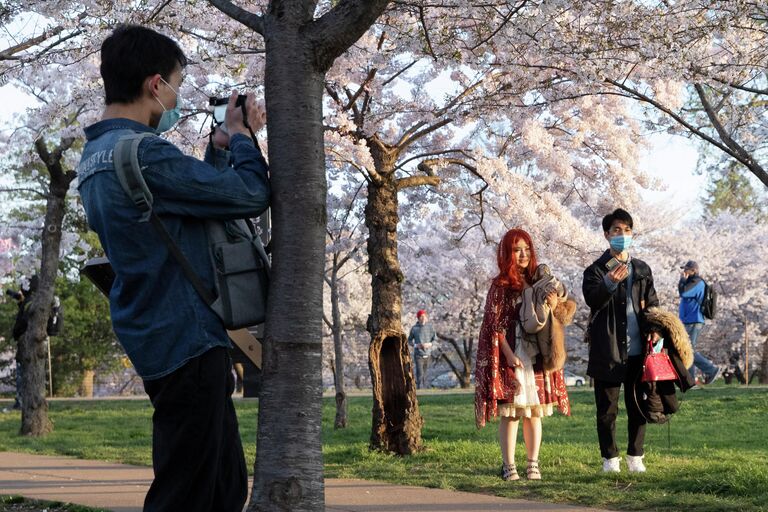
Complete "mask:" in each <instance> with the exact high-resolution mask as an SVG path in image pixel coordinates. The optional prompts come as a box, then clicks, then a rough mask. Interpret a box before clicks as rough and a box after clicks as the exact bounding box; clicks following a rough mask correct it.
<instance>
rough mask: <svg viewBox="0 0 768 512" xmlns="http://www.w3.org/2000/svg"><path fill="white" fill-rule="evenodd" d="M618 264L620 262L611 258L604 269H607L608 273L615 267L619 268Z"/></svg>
mask: <svg viewBox="0 0 768 512" xmlns="http://www.w3.org/2000/svg"><path fill="white" fill-rule="evenodd" d="M619 263H621V262H620V261H619V260H617V259H616V258H611V259H609V260H608V262H607V263H606V264H605V268H607V269H608V272H610V271H611V270H613V269H615V268H616V267H618V266H619Z"/></svg>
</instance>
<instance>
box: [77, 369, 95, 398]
mask: <svg viewBox="0 0 768 512" xmlns="http://www.w3.org/2000/svg"><path fill="white" fill-rule="evenodd" d="M95 376H96V372H95V371H93V370H83V380H82V382H81V383H80V393H81V396H82V397H83V398H93V380H94V377H95Z"/></svg>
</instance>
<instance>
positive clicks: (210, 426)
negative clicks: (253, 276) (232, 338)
mask: <svg viewBox="0 0 768 512" xmlns="http://www.w3.org/2000/svg"><path fill="white" fill-rule="evenodd" d="M144 389H145V390H146V392H147V394H148V395H149V398H150V400H151V401H152V405H153V406H154V408H155V412H154V414H153V416H152V467H153V469H154V471H155V479H154V481H153V482H152V485H151V486H150V488H149V491H148V492H147V496H146V498H145V500H144V511H145V512H161V511H162V512H171V511H174V512H175V511H179V512H182V511H183V512H198V511H199V512H214V511H215V512H242V510H243V505H244V504H245V499H246V497H247V494H248V473H247V470H246V467H245V456H244V454H243V446H242V444H241V442H240V433H239V431H238V428H237V416H236V415H235V408H234V405H233V403H232V391H233V389H234V378H233V376H232V361H231V359H230V357H229V351H228V350H227V349H226V348H224V347H215V348H212V349H211V350H209V351H207V352H205V353H204V354H202V355H200V356H199V357H196V358H194V359H191V360H190V361H188V362H187V363H186V364H185V365H184V366H182V367H181V368H179V369H178V370H176V371H174V372H173V373H171V374H170V375H167V376H165V377H162V378H160V379H156V380H149V381H145V382H144Z"/></svg>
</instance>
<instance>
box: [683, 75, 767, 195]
mask: <svg viewBox="0 0 768 512" xmlns="http://www.w3.org/2000/svg"><path fill="white" fill-rule="evenodd" d="M693 87H694V88H695V89H696V93H697V94H698V95H699V99H700V100H701V104H702V105H703V106H704V111H705V112H706V113H707V117H708V118H709V120H710V122H711V123H712V126H713V127H714V128H715V131H716V132H717V134H718V135H719V136H720V140H722V141H723V142H724V143H725V145H726V146H728V148H730V149H731V150H732V153H730V154H732V155H734V157H735V158H736V159H737V160H738V161H739V162H741V163H742V164H744V165H745V166H746V167H747V168H748V169H749V170H750V171H751V172H752V174H754V175H755V176H757V177H758V179H759V180H760V181H762V182H763V184H764V185H765V186H766V187H768V173H766V172H765V169H763V167H762V166H761V165H760V164H759V163H757V161H756V160H755V159H754V158H753V157H752V155H751V154H750V153H749V152H748V151H747V150H746V149H744V147H743V146H742V145H741V144H739V143H738V142H736V141H735V140H734V139H733V137H731V135H730V134H729V133H728V131H727V130H726V129H725V127H724V126H723V123H722V122H721V121H720V118H719V117H718V116H717V112H715V110H714V109H713V108H712V104H711V103H710V102H709V98H707V94H706V91H704V87H703V86H702V85H701V84H693Z"/></svg>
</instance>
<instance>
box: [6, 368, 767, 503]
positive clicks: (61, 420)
mask: <svg viewBox="0 0 768 512" xmlns="http://www.w3.org/2000/svg"><path fill="white" fill-rule="evenodd" d="M592 397H593V396H592V393H591V391H590V390H574V391H572V392H571V399H572V402H573V416H572V417H570V418H566V417H563V416H559V415H555V416H553V417H552V418H547V419H545V421H544V442H543V445H542V449H541V457H540V460H541V468H542V473H543V477H544V480H543V481H541V482H527V481H525V480H521V481H519V482H503V481H502V480H501V479H500V478H499V477H498V476H497V473H498V471H499V467H500V465H501V456H500V454H499V448H498V443H497V439H496V435H497V431H496V424H495V423H492V424H489V425H488V426H487V427H486V428H484V429H483V430H477V429H475V426H474V409H473V406H472V400H473V397H472V395H470V394H461V393H456V394H448V393H439V394H429V395H423V396H421V397H420V404H421V410H422V414H423V415H424V418H425V426H424V430H423V437H424V440H425V443H426V446H427V449H426V451H425V452H423V453H421V454H418V455H414V456H411V457H404V458H403V457H397V456H390V455H385V454H381V453H375V452H370V451H369V450H368V437H369V435H370V411H371V400H370V398H368V397H353V398H351V399H350V409H349V417H350V425H351V426H350V427H349V428H347V429H344V430H334V429H333V416H334V405H333V400H332V399H325V401H324V419H323V422H324V423H323V436H324V437H323V446H324V454H325V468H326V476H327V477H334V478H364V479H377V480H384V481H388V482H394V483H402V484H410V485H420V486H427V487H441V488H446V489H456V490H462V491H469V492H478V493H487V494H496V495H499V496H505V497H510V498H525V499H531V500H537V501H551V502H560V503H571V504H582V505H590V506H596V507H604V508H610V509H617V510H618V509H620V510H665V511H673V510H674V511H678V510H697V511H731V510H732V511H740V512H741V511H744V512H746V511H757V510H768V463H767V462H766V461H768V388H766V387H749V388H744V387H735V386H725V385H723V384H722V383H721V384H718V385H713V386H709V387H707V388H705V389H702V390H695V391H691V392H689V393H687V394H686V395H685V398H684V402H683V405H682V409H681V412H679V413H678V414H677V415H676V416H675V417H674V418H673V419H672V422H671V427H670V428H669V429H668V428H667V426H666V425H650V426H649V427H648V431H647V434H646V445H645V446H646V457H645V461H646V465H647V466H648V472H647V473H646V474H641V475H637V474H632V475H629V474H628V473H626V471H625V466H624V465H623V462H622V470H623V471H624V472H622V473H620V474H618V475H617V474H612V475H606V474H603V473H602V472H601V471H600V464H601V459H600V453H599V450H598V446H597V435H596V433H595V427H594V423H595V420H594V405H593V401H592V400H593V398H592ZM237 409H238V414H239V416H240V422H241V433H242V436H243V441H244V445H245V447H246V457H247V460H248V463H249V465H250V464H252V461H253V458H254V456H255V439H256V417H257V416H256V410H257V403H256V402H255V401H252V400H239V401H237ZM151 413H152V410H151V406H150V404H149V402H148V401H145V400H103V401H98V400H94V401H54V402H52V403H51V404H50V416H51V418H52V419H53V421H54V423H55V431H54V433H53V434H51V435H49V436H48V437H46V438H44V439H30V438H23V437H19V436H18V435H17V431H18V428H19V414H18V413H17V412H13V413H6V414H2V415H0V450H6V451H27V452H34V453H46V454H61V455H71V456H75V457H81V458H86V459H104V460H109V461H116V462H126V463H131V464H140V465H150V418H151ZM521 434H522V433H521ZM617 436H618V439H619V440H620V446H621V445H622V444H623V443H624V442H625V440H626V417H625V416H624V413H623V411H621V412H620V418H619V422H618V425H617ZM517 461H518V465H519V466H520V465H523V467H524V464H525V451H524V447H523V445H522V440H521V441H520V442H519V443H518V449H517Z"/></svg>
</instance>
